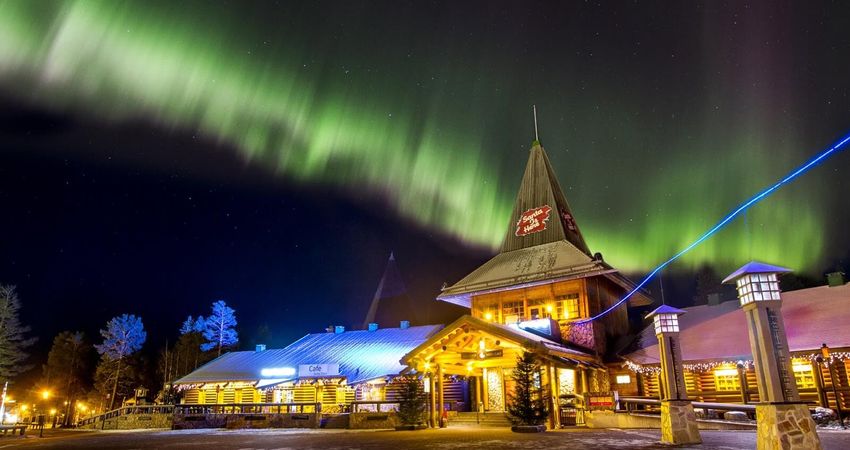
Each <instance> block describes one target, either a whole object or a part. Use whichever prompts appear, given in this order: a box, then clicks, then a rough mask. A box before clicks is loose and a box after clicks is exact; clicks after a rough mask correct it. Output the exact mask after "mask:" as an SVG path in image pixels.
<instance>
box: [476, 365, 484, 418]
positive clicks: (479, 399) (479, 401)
mask: <svg viewBox="0 0 850 450" xmlns="http://www.w3.org/2000/svg"><path fill="white" fill-rule="evenodd" d="M475 391H476V393H477V395H476V396H475V401H476V405H475V410H476V411H478V412H484V405H485V403H484V370H483V369H482V370H481V376H479V377H477V379H476V380H475Z"/></svg>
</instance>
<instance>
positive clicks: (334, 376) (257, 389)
mask: <svg viewBox="0 0 850 450" xmlns="http://www.w3.org/2000/svg"><path fill="white" fill-rule="evenodd" d="M441 328H442V326H441V325H427V326H409V325H408V323H407V322H402V324H401V326H400V327H399V328H377V327H374V326H373V327H370V328H367V329H366V330H356V331H345V329H344V328H343V327H334V328H331V329H330V330H328V332H326V333H312V334H308V335H306V336H304V337H302V338H301V339H299V340H297V341H295V342H293V343H292V344H290V345H288V346H286V347H285V348H282V349H268V350H267V349H265V348H264V347H263V346H258V348H257V350H256V351H242V352H230V353H225V354H224V355H222V356H220V357H219V358H216V359H215V360H213V361H210V362H209V363H207V364H205V365H204V366H201V367H200V368H198V369H196V370H195V371H193V372H192V373H190V374H188V375H186V376H184V377H183V378H180V379H178V380H176V381H175V382H174V385H175V386H176V387H177V388H178V389H180V390H182V391H183V401H182V403H184V404H188V405H192V404H198V405H212V404H217V405H232V404H247V403H276V404H299V405H305V404H310V405H311V406H309V407H307V409H303V408H302V409H301V410H302V411H304V412H316V411H311V410H310V409H311V408H314V409H319V410H320V411H321V412H323V413H333V412H340V411H345V410H348V409H349V408H348V407H349V406H350V405H351V404H352V403H353V402H358V401H359V402H383V401H392V400H394V399H395V388H396V386H394V385H393V384H392V380H393V378H394V377H395V376H397V375H398V374H399V373H400V372H402V370H404V368H405V367H404V366H403V365H401V363H400V362H399V358H400V357H401V355H404V354H405V353H407V352H408V351H410V350H411V349H413V348H415V347H416V346H418V345H420V344H421V343H422V342H424V341H425V340H426V339H427V338H428V337H429V336H431V335H433V334H434V333H436V332H438V331H439V330H440V329H441ZM363 408H373V409H378V408H380V404H379V403H375V404H371V405H363Z"/></svg>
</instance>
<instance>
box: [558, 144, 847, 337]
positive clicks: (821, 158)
mask: <svg viewBox="0 0 850 450" xmlns="http://www.w3.org/2000/svg"><path fill="white" fill-rule="evenodd" d="M847 142H850V135H847V136H845V137H844V138H842V139H841V140H839V141H838V142H837V143H836V144H834V145H833V146H832V147H829V148H828V149H826V150H824V151H822V152H821V153H819V154H818V155H817V156H815V157H814V158H812V159H810V160H809V161H807V162H806V163H805V164H803V165H801V166H799V167H797V168H796V169H794V170H793V171H792V172H791V173H789V174H788V175H786V176H785V178H783V179H781V180H780V181H778V182H777V183H776V184H774V185H772V186H770V187H768V188H767V189H765V190H763V191H761V192H759V193H758V194H756V195H754V196H753V197H751V198H750V199H749V200H747V201H746V202H744V203H742V204H741V205H740V206H738V207H737V208H735V210H733V211H732V212H731V213H729V214H727V215H726V217H724V218H723V219H721V220H720V221H719V222H717V224H715V225H714V226H713V227H711V228H710V229H709V230H708V231H706V232H705V233H703V234H702V236H700V237H699V238H697V239H696V240H695V241H693V242H691V243H690V244H689V245H688V246H687V247H685V248H683V249H682V250H680V251H679V253H676V254H675V255H673V256H672V257H671V258H670V259H668V260H667V261H664V262H663V263H661V264H659V265H658V267H656V268H655V269H653V270H652V272H649V275H647V276H646V277H644V279H643V280H641V282H640V283H638V284H637V286H635V288H634V289H632V290H631V291H629V293H628V294H626V295H625V296H624V297H623V298H621V299H620V300H619V301H618V302H617V303H614V304H613V305H611V307H609V308H608V309H606V310H604V311H602V312H601V313H599V314H597V315H595V316H593V317H590V318H588V319H584V320H577V321H575V322H574V323H587V322H591V321H593V320H596V319H599V318H601V317H604V316H605V315H606V314H608V313H610V312H611V311H614V310H615V309H617V308H619V307H620V306H621V305H622V304H623V303H625V302H626V301H627V300H628V299H629V298H631V296H632V295H634V293H635V292H637V291H639V290H640V289H642V288H643V287H644V286H645V285H646V283H648V282H649V281H650V280H651V279H652V278H654V277H655V275H657V274H658V272H661V271H662V270H664V268H665V267H667V266H668V265H670V264H671V263H673V261H676V260H677V259H679V258H680V257H681V256H682V255H684V254H685V253H688V252H689V251H691V250H693V249H694V247H696V246H698V245H699V244H701V243H702V242H703V241H705V240H706V239H708V238H709V237H711V235H712V234H714V233H716V232H717V231H719V230H720V229H721V228H723V227H724V226H726V224H728V223H729V222H731V221H732V219H734V218H735V217H737V216H738V215H740V214H741V213H742V212H744V211H746V210H747V209H749V208H750V207H751V206H753V205H755V204H756V203H758V202H760V201H762V200H764V199H765V198H766V197H767V196H769V195H770V194H772V193H773V192H774V191H776V190H777V189H779V188H780V187H782V185H784V184H786V183H788V182H790V181H792V180H794V179H795V178H797V177H798V176H800V175H802V174H804V173H805V172H806V171H808V170H809V169H811V168H812V167H814V166H816V165H818V164H820V163H821V162H823V161H824V160H825V159H826V158H829V157H830V156H832V155H833V154H835V153H836V152H838V151H841V150H843V147H844V145H845V144H847Z"/></svg>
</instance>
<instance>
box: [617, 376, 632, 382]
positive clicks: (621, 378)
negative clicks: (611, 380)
mask: <svg viewBox="0 0 850 450" xmlns="http://www.w3.org/2000/svg"><path fill="white" fill-rule="evenodd" d="M631 382H632V377H630V376H628V375H617V384H630V383H631Z"/></svg>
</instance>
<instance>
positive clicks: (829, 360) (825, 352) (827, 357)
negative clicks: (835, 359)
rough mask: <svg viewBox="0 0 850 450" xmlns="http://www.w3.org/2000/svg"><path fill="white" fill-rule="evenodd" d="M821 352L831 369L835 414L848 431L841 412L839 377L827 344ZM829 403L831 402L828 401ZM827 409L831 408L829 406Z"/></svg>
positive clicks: (822, 347)
mask: <svg viewBox="0 0 850 450" xmlns="http://www.w3.org/2000/svg"><path fill="white" fill-rule="evenodd" d="M820 352H821V355H822V356H823V360H824V361H825V362H826V364H827V367H829V379H830V381H831V382H832V394H833V395H835V413H836V414H838V423H840V424H841V428H844V429H847V427H846V426H844V414H843V412H842V411H841V397H839V396H838V387H837V386H836V385H837V384H838V375H836V373H835V366H834V365H833V364H832V358H831V356H830V354H829V347H828V346H827V345H826V343H825V342H824V344H823V345H822V346H821V348H820ZM827 402H829V400H828V399H827ZM827 407H829V405H828V404H827Z"/></svg>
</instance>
